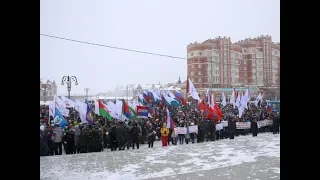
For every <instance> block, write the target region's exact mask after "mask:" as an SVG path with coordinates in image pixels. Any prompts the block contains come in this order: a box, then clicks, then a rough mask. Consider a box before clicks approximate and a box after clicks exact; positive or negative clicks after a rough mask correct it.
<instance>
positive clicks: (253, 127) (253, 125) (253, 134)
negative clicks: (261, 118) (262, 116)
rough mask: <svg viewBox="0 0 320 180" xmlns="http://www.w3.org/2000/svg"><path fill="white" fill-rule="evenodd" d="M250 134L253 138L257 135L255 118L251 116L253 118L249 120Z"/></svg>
mask: <svg viewBox="0 0 320 180" xmlns="http://www.w3.org/2000/svg"><path fill="white" fill-rule="evenodd" d="M251 132H252V136H253V137H256V136H257V135H258V123H257V117H256V116H253V118H252V119H251Z"/></svg>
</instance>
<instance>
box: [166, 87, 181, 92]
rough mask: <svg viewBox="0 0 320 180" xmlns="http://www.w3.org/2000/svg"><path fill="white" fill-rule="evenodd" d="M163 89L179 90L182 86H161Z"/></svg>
mask: <svg viewBox="0 0 320 180" xmlns="http://www.w3.org/2000/svg"><path fill="white" fill-rule="evenodd" d="M161 90H169V91H174V90H178V91H180V90H181V88H179V87H174V86H170V87H164V88H161Z"/></svg>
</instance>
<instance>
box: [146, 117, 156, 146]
mask: <svg viewBox="0 0 320 180" xmlns="http://www.w3.org/2000/svg"><path fill="white" fill-rule="evenodd" d="M147 139H148V147H149V148H150V147H151V148H153V142H154V141H155V140H156V131H155V129H154V128H153V127H152V124H151V123H150V124H149V128H148V132H147Z"/></svg>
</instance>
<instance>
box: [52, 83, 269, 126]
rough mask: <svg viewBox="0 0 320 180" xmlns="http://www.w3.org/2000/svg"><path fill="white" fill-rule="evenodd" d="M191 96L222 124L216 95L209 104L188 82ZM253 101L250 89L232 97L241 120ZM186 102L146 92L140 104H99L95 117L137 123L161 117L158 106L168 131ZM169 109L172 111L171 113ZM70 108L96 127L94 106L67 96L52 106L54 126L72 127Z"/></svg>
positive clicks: (209, 93)
mask: <svg viewBox="0 0 320 180" xmlns="http://www.w3.org/2000/svg"><path fill="white" fill-rule="evenodd" d="M186 93H187V95H190V96H191V97H192V98H193V99H195V100H198V109H199V110H200V111H201V112H202V115H203V117H206V118H207V119H211V120H215V121H219V120H220V119H221V118H222V116H223V113H222V112H221V109H220V108H219V106H218V105H217V103H216V101H215V99H214V93H213V92H212V91H210V90H208V91H207V93H206V98H205V99H206V100H207V102H205V100H202V99H200V97H199V94H198V92H197V90H196V88H195V87H194V85H193V83H192V81H191V80H190V79H189V77H188V78H187V88H186ZM262 98H263V96H262V95H261V93H259V95H258V96H257V98H256V100H255V104H256V106H258V105H259V106H261V102H262ZM249 100H250V94H249V91H248V89H247V90H246V92H245V94H243V92H242V93H239V92H236V91H235V90H234V91H233V92H232V95H231V97H230V104H232V105H233V107H234V108H235V107H237V108H238V110H239V117H241V116H242V113H243V112H244V110H245V109H249V108H250V107H248V102H249ZM186 104H187V102H186V99H185V98H184V97H183V95H182V94H181V93H180V92H179V91H177V90H176V91H175V93H174V94H173V93H172V92H170V91H169V90H164V91H160V90H144V91H143V92H142V93H138V100H131V101H127V102H126V101H125V100H116V101H115V102H112V101H107V102H106V104H105V103H104V102H102V100H98V101H96V102H95V114H98V115H100V116H103V117H106V118H107V119H108V120H111V119H112V118H115V119H118V120H135V119H136V118H142V117H148V116H150V114H151V115H157V114H156V113H157V111H155V110H154V109H153V107H154V105H157V106H158V107H162V108H164V109H165V110H166V122H167V127H168V128H171V129H174V123H173V120H172V118H171V116H170V111H169V109H170V108H177V107H179V106H180V105H186ZM226 104H227V103H226V96H225V94H224V93H222V105H223V106H225V105H226ZM168 107H169V109H168ZM67 108H74V109H75V110H76V111H78V112H79V114H80V116H79V117H80V119H81V121H82V122H84V123H89V124H93V117H92V114H91V106H90V105H89V104H88V102H81V101H79V100H76V101H72V100H70V99H68V98H66V97H64V96H61V99H60V98H59V97H57V96H55V97H54V101H53V102H52V103H50V104H49V115H51V116H53V117H54V120H53V121H54V123H55V124H59V125H60V126H61V127H63V128H64V127H65V126H66V125H67V124H68V123H67V121H66V120H65V118H64V117H68V116H69V110H68V109H67Z"/></svg>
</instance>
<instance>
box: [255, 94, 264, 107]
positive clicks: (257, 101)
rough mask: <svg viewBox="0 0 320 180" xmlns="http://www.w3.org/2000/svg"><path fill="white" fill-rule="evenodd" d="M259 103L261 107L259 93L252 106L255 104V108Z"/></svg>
mask: <svg viewBox="0 0 320 180" xmlns="http://www.w3.org/2000/svg"><path fill="white" fill-rule="evenodd" d="M259 101H260V106H261V101H262V96H261V93H259V95H258V96H257V98H256V100H255V102H254V104H255V105H256V106H258V103H259Z"/></svg>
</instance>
